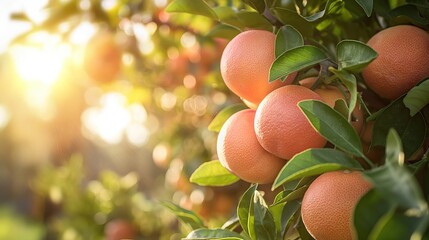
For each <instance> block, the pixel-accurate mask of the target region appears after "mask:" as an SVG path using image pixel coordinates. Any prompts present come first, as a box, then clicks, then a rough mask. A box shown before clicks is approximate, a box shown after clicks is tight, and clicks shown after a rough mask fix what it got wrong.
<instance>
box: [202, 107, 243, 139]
mask: <svg viewBox="0 0 429 240" xmlns="http://www.w3.org/2000/svg"><path fill="white" fill-rule="evenodd" d="M246 108H248V107H247V106H246V105H244V104H242V103H238V104H233V105H230V106H228V107H226V108H224V109H222V110H221V111H220V112H219V113H218V114H217V115H216V117H215V118H214V119H213V120H212V121H211V123H210V124H209V126H208V129H209V130H210V131H213V132H220V130H221V128H222V126H223V124H224V123H225V122H226V120H228V118H229V117H231V116H232V115H233V114H234V113H236V112H239V111H241V110H244V109H246Z"/></svg>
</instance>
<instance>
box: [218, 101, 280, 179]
mask: <svg viewBox="0 0 429 240" xmlns="http://www.w3.org/2000/svg"><path fill="white" fill-rule="evenodd" d="M255 112H256V110H253V109H246V110H242V111H239V112H237V113H235V114H234V115H232V116H231V117H230V118H229V119H228V120H227V121H226V122H225V123H224V125H223V126H222V129H221V131H220V133H219V136H218V140H217V154H218V157H219V161H220V162H221V164H222V165H223V166H224V167H225V168H226V169H228V170H229V171H230V172H232V173H233V174H235V175H236V176H238V177H239V178H241V179H242V180H244V181H247V182H251V183H261V184H265V183H271V182H273V181H274V179H275V178H276V176H277V174H278V172H279V171H280V169H281V168H282V167H283V165H284V164H285V161H284V160H283V159H280V158H278V157H276V156H274V155H272V154H271V153H269V152H267V151H265V150H264V149H263V148H262V147H261V145H260V144H259V142H258V140H257V139H256V135H255V131H254V128H253V122H254V118H255Z"/></svg>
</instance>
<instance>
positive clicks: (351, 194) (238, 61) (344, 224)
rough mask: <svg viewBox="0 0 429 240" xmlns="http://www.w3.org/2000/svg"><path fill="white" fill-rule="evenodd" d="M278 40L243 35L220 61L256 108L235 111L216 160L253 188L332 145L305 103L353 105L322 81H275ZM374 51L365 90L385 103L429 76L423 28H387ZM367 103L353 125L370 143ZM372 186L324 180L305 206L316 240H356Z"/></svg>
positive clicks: (345, 174) (342, 174)
mask: <svg viewBox="0 0 429 240" xmlns="http://www.w3.org/2000/svg"><path fill="white" fill-rule="evenodd" d="M275 38H276V36H275V35H274V34H273V33H271V32H268V31H263V30H248V31H245V32H242V33H240V34H238V35H237V36H236V37H235V38H233V39H232V40H231V41H230V42H229V44H228V45H227V46H226V48H225V50H224V52H223V55H222V58H221V73H222V78H223V80H224V82H225V84H226V85H227V87H228V88H229V89H230V90H231V91H232V92H234V93H235V94H236V95H238V96H239V97H240V98H241V99H242V100H243V102H244V103H245V104H246V105H247V106H248V107H249V108H250V109H246V110H241V111H239V112H236V113H234V114H233V115H232V116H231V117H230V118H229V119H228V120H227V121H226V122H225V123H224V125H223V127H222V129H221V130H220V133H219V136H218V141H217V154H218V158H219V161H220V162H221V164H222V165H223V166H224V167H225V168H226V169H228V170H229V171H230V172H231V173H233V174H234V175H236V176H238V177H239V178H241V179H242V180H244V181H247V182H250V183H260V184H267V183H272V182H273V181H275V179H276V178H277V177H278V174H279V172H280V171H281V169H282V168H283V167H284V165H285V164H286V163H287V161H288V160H290V159H291V158H293V156H295V155H296V154H298V153H300V152H303V151H305V150H307V149H312V148H325V147H330V145H329V143H328V142H327V140H326V139H325V138H324V137H323V136H321V134H319V132H318V131H316V129H315V128H314V127H313V126H312V125H311V124H310V122H309V120H308V119H307V117H306V116H305V114H304V113H303V111H302V110H301V109H300V108H299V106H298V103H299V102H301V101H303V100H318V101H322V102H324V103H325V104H327V105H329V106H330V107H331V108H334V106H335V105H336V103H338V101H339V100H340V101H344V103H346V104H347V101H348V99H349V98H350V93H349V92H348V91H347V88H346V87H344V86H343V85H342V84H336V85H334V84H331V82H326V81H323V79H319V77H317V76H311V77H305V78H302V79H299V77H298V76H299V75H298V74H297V73H291V74H289V75H288V76H287V77H286V78H284V79H279V80H276V81H271V82H270V81H269V74H270V68H271V66H272V65H271V64H272V63H273V62H274V60H275V54H274V52H275ZM367 45H368V46H369V47H371V48H372V49H373V50H374V51H375V52H377V58H376V59H375V60H374V61H372V62H371V63H369V65H368V66H366V67H365V68H364V69H363V70H362V72H361V73H362V77H363V80H364V81H363V84H364V85H365V88H367V89H370V91H372V92H374V93H375V94H376V95H377V97H378V98H380V99H382V100H383V102H384V103H386V104H388V103H391V102H393V101H394V100H395V99H398V98H399V97H401V96H403V95H404V94H406V93H407V92H408V91H409V90H410V89H411V88H413V87H414V86H416V85H417V84H418V83H419V82H420V81H422V80H423V79H424V78H427V77H429V68H428V67H427V66H429V34H428V33H427V32H425V31H424V30H422V29H420V28H418V27H415V26H412V25H399V26H394V27H390V28H386V29H384V30H381V31H379V32H378V33H377V34H375V35H374V36H373V37H372V38H371V39H370V40H369V41H368V42H367ZM410 69H412V71H410ZM361 104H365V102H360V103H357V104H356V106H355V107H354V109H353V112H352V118H351V119H349V123H350V124H351V125H352V126H353V128H354V130H355V131H356V133H357V134H358V135H359V136H360V137H361V140H362V142H363V143H364V144H367V145H369V144H370V142H371V136H368V135H371V129H372V127H373V122H368V123H367V122H366V117H367V112H366V111H364V108H363V107H362V106H361ZM369 158H371V157H369ZM356 160H357V161H359V159H358V158H357V159H356ZM375 161H377V160H375ZM370 188H371V184H370V183H369V182H367V181H366V180H365V179H364V178H363V175H362V174H360V172H354V171H335V172H328V173H324V174H322V175H320V176H319V177H318V178H317V179H316V180H315V181H314V182H313V183H312V184H311V185H310V187H309V188H308V190H307V191H306V193H305V196H304V198H303V201H302V207H301V209H302V210H301V214H302V219H303V222H304V224H305V226H306V228H307V230H308V231H309V233H310V234H311V235H312V236H313V237H314V238H316V239H351V238H352V237H353V228H352V226H353V224H352V214H353V209H354V207H355V205H356V203H357V202H358V200H359V199H360V198H361V197H362V196H363V195H364V194H365V193H366V192H367V191H368V190H369V189H370ZM335 203H338V204H335ZM345 203H346V204H345ZM338 206H342V208H338ZM332 216H336V217H334V218H333V217H332ZM328 220H329V221H328Z"/></svg>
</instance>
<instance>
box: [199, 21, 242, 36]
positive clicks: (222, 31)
mask: <svg viewBox="0 0 429 240" xmlns="http://www.w3.org/2000/svg"><path fill="white" fill-rule="evenodd" d="M240 32H241V31H240V29H237V28H235V27H232V26H230V25H226V24H218V25H216V26H214V27H213V28H212V29H211V30H210V32H209V33H208V34H207V36H208V37H213V38H224V39H228V40H231V39H233V38H234V37H235V36H237V35H238V34H239V33H240Z"/></svg>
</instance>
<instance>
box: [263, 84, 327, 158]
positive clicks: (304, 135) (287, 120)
mask: <svg viewBox="0 0 429 240" xmlns="http://www.w3.org/2000/svg"><path fill="white" fill-rule="evenodd" d="M307 99H314V100H320V101H321V100H322V99H321V97H320V96H319V95H318V94H317V93H315V92H314V91H312V90H310V89H308V88H306V87H303V86H298V85H288V86H284V87H281V88H278V89H276V90H274V91H273V92H271V93H270V94H268V95H267V96H266V97H265V98H264V100H263V101H262V102H261V104H260V105H259V107H258V109H257V110H256V116H255V132H256V137H257V139H258V141H259V143H260V144H261V146H262V147H263V148H264V149H265V150H267V151H268V152H270V153H272V154H274V155H276V156H278V157H280V158H283V159H291V158H292V157H293V156H294V155H295V154H297V153H299V152H301V151H304V150H306V149H308V148H321V147H323V146H325V144H326V140H325V139H324V138H323V137H322V136H321V135H320V134H319V133H318V132H316V130H315V129H314V128H313V127H312V126H311V124H310V123H309V122H308V120H307V118H306V117H305V115H304V113H303V112H302V111H301V109H300V108H299V107H298V105H297V104H298V102H300V101H302V100H307Z"/></svg>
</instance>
